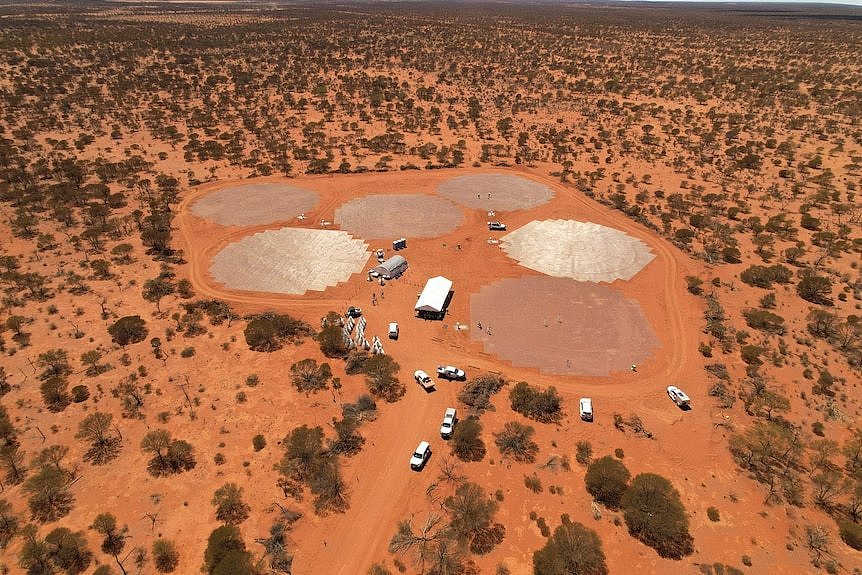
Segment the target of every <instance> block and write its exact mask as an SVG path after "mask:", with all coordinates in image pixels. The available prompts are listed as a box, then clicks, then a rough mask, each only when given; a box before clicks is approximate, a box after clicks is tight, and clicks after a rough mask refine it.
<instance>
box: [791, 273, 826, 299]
mask: <svg viewBox="0 0 862 575" xmlns="http://www.w3.org/2000/svg"><path fill="white" fill-rule="evenodd" d="M796 293H798V294H799V297H801V298H802V299H804V300H806V301H810V302H811V303H816V304H822V305H832V300H831V299H829V295H830V294H831V293H832V282H831V281H829V278H827V277H823V276H818V275H817V274H815V273H813V272H809V273H806V274H804V275H803V276H802V279H801V280H799V283H798V284H796Z"/></svg>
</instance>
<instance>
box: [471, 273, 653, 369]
mask: <svg viewBox="0 0 862 575" xmlns="http://www.w3.org/2000/svg"><path fill="white" fill-rule="evenodd" d="M470 314H471V318H470V319H471V320H472V327H475V328H476V329H471V331H470V334H471V337H472V338H473V339H476V340H478V341H480V342H481V343H482V347H483V349H484V350H485V351H486V352H488V353H492V354H494V355H496V356H498V357H500V358H504V359H507V360H509V361H511V362H512V364H513V365H515V366H525V367H537V368H539V370H541V371H542V372H544V373H554V374H571V375H608V374H609V373H611V372H612V371H620V370H625V369H628V368H629V367H630V366H631V364H633V363H640V362H642V361H643V360H644V359H646V358H648V357H650V355H651V350H652V349H653V348H654V347H656V346H657V344H658V341H657V340H656V337H655V334H654V333H653V331H652V328H650V326H649V324H648V323H647V322H646V319H645V318H644V316H643V313H642V312H641V310H640V306H639V305H638V303H637V302H636V301H634V300H631V299H626V298H625V297H623V295H622V293H621V292H619V291H616V290H614V289H611V288H609V287H606V286H599V285H596V284H592V283H587V282H577V281H573V280H570V279H563V278H551V277H543V276H533V277H525V278H521V279H505V280H501V281H499V282H495V283H493V284H490V285H486V286H484V287H483V288H482V289H481V290H480V291H479V293H476V294H473V295H472V296H471V297H470ZM479 325H482V329H478V326H479Z"/></svg>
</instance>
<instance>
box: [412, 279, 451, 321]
mask: <svg viewBox="0 0 862 575" xmlns="http://www.w3.org/2000/svg"><path fill="white" fill-rule="evenodd" d="M451 291H452V280H448V279H446V278H444V277H443V276H437V277H433V278H431V279H429V280H428V282H427V283H426V284H425V289H423V290H422V293H421V294H420V295H419V301H417V302H416V315H417V316H419V317H430V318H434V319H441V318H442V317H443V315H444V313H445V312H446V303H447V302H448V300H449V292H451Z"/></svg>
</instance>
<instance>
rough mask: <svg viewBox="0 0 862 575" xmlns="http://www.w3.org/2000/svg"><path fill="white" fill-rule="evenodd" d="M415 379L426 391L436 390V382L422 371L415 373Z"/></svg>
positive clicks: (418, 370)
mask: <svg viewBox="0 0 862 575" xmlns="http://www.w3.org/2000/svg"><path fill="white" fill-rule="evenodd" d="M413 379H415V380H416V383H418V384H419V385H421V386H422V387H423V388H424V389H425V391H428V390H431V389H434V380H433V379H431V378H430V377H428V374H427V373H425V372H424V371H422V370H421V369H417V370H416V371H414V372H413Z"/></svg>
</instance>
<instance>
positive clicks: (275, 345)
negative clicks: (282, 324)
mask: <svg viewBox="0 0 862 575" xmlns="http://www.w3.org/2000/svg"><path fill="white" fill-rule="evenodd" d="M243 335H244V336H245V342H246V343H247V344H248V348H249V349H251V350H252V351H265V352H271V351H276V350H278V349H281V342H280V341H279V339H278V331H277V330H276V327H275V324H274V323H273V322H271V321H270V320H268V319H265V318H257V319H253V320H251V321H250V322H248V325H246V326H245V330H243Z"/></svg>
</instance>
